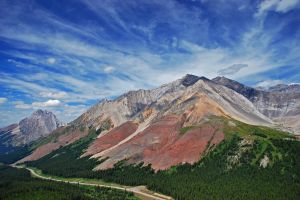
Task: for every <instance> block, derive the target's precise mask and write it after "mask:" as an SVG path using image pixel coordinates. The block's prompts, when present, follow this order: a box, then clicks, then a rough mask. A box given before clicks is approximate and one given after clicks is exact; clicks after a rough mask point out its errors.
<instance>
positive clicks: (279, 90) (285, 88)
mask: <svg viewBox="0 0 300 200" xmlns="http://www.w3.org/2000/svg"><path fill="white" fill-rule="evenodd" d="M212 81H214V82H215V83H217V84H220V85H224V86H226V87H228V88H230V89H232V90H234V91H236V92H238V93H239V94H242V95H243V96H244V97H246V98H247V99H248V100H249V101H251V102H252V103H253V105H254V106H255V107H256V108H257V110H259V112H261V113H262V114H264V115H265V116H266V117H268V118H270V119H272V120H273V121H274V123H277V124H278V125H279V126H281V127H282V128H284V129H286V130H288V131H290V132H294V133H295V134H300V85H297V84H293V85H284V84H279V85H276V86H274V87H270V88H269V89H266V90H262V89H255V88H251V87H248V86H245V85H243V84H241V83H238V82H236V81H234V80H230V79H228V78H226V77H216V78H214V79H212Z"/></svg>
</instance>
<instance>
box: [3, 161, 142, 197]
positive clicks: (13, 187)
mask: <svg viewBox="0 0 300 200" xmlns="http://www.w3.org/2000/svg"><path fill="white" fill-rule="evenodd" d="M0 199H6V200H40V199H47V200H96V199H103V200H106V199H107V200H112V199H113V200H124V199H125V200H137V198H136V197H134V196H133V194H132V193H129V192H124V191H120V190H114V189H110V188H98V187H89V186H79V185H71V184H67V183H59V182H53V181H46V180H40V179H35V178H32V177H31V176H30V173H29V171H27V170H25V169H15V168H12V167H8V166H3V165H2V166H0Z"/></svg>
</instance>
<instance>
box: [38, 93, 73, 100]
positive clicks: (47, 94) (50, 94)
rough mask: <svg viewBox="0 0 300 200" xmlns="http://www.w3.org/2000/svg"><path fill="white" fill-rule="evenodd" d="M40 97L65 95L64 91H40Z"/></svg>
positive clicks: (61, 96)
mask: <svg viewBox="0 0 300 200" xmlns="http://www.w3.org/2000/svg"><path fill="white" fill-rule="evenodd" d="M40 95H41V97H44V98H54V99H63V98H65V97H67V93H66V92H41V93H40Z"/></svg>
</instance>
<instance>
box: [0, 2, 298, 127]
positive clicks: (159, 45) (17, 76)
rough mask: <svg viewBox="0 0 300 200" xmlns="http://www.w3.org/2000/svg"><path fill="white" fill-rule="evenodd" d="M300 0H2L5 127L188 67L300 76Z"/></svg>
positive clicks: (150, 83)
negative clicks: (38, 111) (40, 111)
mask: <svg viewBox="0 0 300 200" xmlns="http://www.w3.org/2000/svg"><path fill="white" fill-rule="evenodd" d="M299 61H300V0H261V1H247V0H240V1H239V0H177V1H175V0H151V1H150V0H149V1H147V0H126V1H122V0H118V1H117V0H101V1H100V0H99V1H96V0H72V1H71V0H64V1H59V0H47V1H43V0H40V1H33V0H22V1H17V0H7V1H6V0H1V1H0V119H1V121H0V127H1V126H4V125H7V124H10V123H13V122H17V121H18V120H20V119H21V118H23V117H24V116H27V115H29V114H30V113H31V112H32V111H33V110H35V109H37V108H42V109H47V110H51V111H53V112H54V113H55V114H56V115H57V116H58V117H59V118H60V119H62V120H63V121H65V122H68V121H70V120H73V119H74V118H76V117H77V116H79V115H80V114H81V113H82V112H84V111H85V110H86V109H88V107H89V106H91V105H92V104H94V103H96V102H97V101H99V100H100V99H103V98H106V97H107V98H113V97H115V96H117V95H120V94H122V93H124V92H126V91H129V90H136V89H140V88H153V87H156V86H159V85H161V84H163V83H167V82H170V81H173V80H175V79H177V78H180V77H182V76H184V74H186V73H191V74H195V75H201V76H206V77H208V78H213V77H215V76H218V75H224V76H227V77H229V78H232V79H235V80H238V81H241V82H243V83H246V84H248V85H252V86H265V87H268V86H270V85H274V84H278V83H299V82H300V67H299V63H300V62H299Z"/></svg>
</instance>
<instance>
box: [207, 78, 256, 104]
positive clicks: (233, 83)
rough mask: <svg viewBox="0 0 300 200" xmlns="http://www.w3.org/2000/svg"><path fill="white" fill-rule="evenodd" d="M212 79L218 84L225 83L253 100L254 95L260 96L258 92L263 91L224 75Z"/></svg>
mask: <svg viewBox="0 0 300 200" xmlns="http://www.w3.org/2000/svg"><path fill="white" fill-rule="evenodd" d="M212 81H213V82H215V83H217V84H220V85H224V86H226V87H228V88H230V89H232V90H234V91H236V92H238V93H240V94H241V95H243V96H245V97H246V98H247V99H249V100H252V98H253V97H254V96H258V93H260V92H262V91H259V90H256V89H254V88H251V87H248V86H246V85H243V84H241V83H239V82H237V81H234V80H231V79H229V78H226V77H224V76H218V77H216V78H214V79H212Z"/></svg>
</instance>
